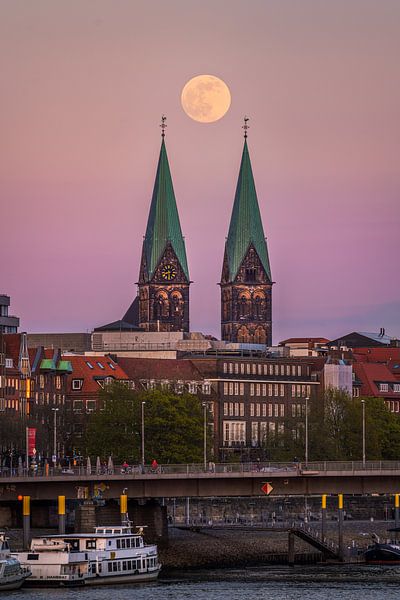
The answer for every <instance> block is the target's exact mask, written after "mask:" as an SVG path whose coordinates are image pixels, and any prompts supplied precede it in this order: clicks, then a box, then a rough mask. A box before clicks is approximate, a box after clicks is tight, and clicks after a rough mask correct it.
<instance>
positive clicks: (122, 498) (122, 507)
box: [119, 494, 128, 525]
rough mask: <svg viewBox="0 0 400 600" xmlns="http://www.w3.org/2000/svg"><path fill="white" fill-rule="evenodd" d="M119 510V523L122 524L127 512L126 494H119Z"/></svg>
mask: <svg viewBox="0 0 400 600" xmlns="http://www.w3.org/2000/svg"><path fill="white" fill-rule="evenodd" d="M119 500H120V502H119V503H120V512H121V523H122V525H123V524H124V523H125V522H126V519H127V513H128V496H127V495H126V494H121V496H120V499H119Z"/></svg>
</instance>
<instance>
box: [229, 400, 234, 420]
mask: <svg viewBox="0 0 400 600" xmlns="http://www.w3.org/2000/svg"><path fill="white" fill-rule="evenodd" d="M229 416H230V417H233V402H229Z"/></svg>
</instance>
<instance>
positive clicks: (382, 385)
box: [379, 383, 389, 392]
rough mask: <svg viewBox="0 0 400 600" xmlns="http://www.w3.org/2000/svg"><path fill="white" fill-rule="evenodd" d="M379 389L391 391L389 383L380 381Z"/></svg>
mask: <svg viewBox="0 0 400 600" xmlns="http://www.w3.org/2000/svg"><path fill="white" fill-rule="evenodd" d="M379 391H380V392H388V391H389V384H387V383H380V384H379Z"/></svg>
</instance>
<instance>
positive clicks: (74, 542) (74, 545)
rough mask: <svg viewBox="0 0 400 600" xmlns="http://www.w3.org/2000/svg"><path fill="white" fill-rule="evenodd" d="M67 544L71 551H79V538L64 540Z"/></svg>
mask: <svg viewBox="0 0 400 600" xmlns="http://www.w3.org/2000/svg"><path fill="white" fill-rule="evenodd" d="M64 541H65V542H66V543H67V544H69V546H70V548H71V552H79V540H71V539H68V540H64Z"/></svg>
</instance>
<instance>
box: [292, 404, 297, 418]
mask: <svg viewBox="0 0 400 600" xmlns="http://www.w3.org/2000/svg"><path fill="white" fill-rule="evenodd" d="M295 416H296V405H295V404H292V417H295Z"/></svg>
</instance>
